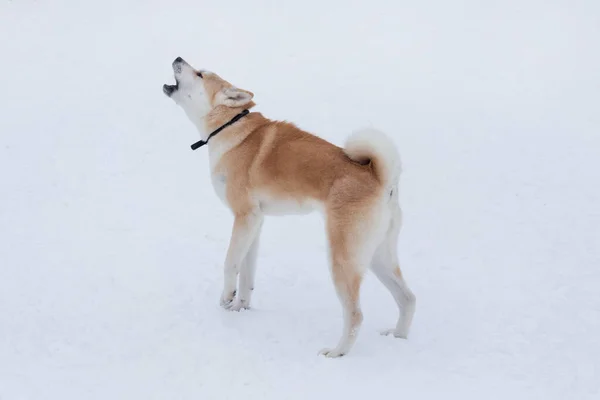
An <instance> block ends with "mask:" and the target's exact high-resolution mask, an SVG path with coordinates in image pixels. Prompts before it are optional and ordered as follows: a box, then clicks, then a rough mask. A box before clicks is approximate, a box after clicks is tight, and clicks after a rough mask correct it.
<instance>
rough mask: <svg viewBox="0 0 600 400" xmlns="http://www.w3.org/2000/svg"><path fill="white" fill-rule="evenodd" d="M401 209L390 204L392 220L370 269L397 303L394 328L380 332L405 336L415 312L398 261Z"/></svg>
mask: <svg viewBox="0 0 600 400" xmlns="http://www.w3.org/2000/svg"><path fill="white" fill-rule="evenodd" d="M401 222H402V221H401V211H400V207H399V206H398V204H397V203H396V204H393V205H392V220H391V222H390V227H389V229H388V232H387V235H386V238H385V240H384V241H383V243H381V245H380V246H379V247H378V248H377V250H376V252H375V255H374V257H373V261H372V263H371V270H372V271H373V273H374V274H375V276H377V278H379V280H380V281H381V283H383V284H384V285H385V287H387V288H388V290H389V291H390V293H391V294H392V296H393V297H394V300H396V304H397V305H398V310H399V314H400V315H399V318H398V322H397V323H396V328H394V329H389V330H385V331H383V332H381V333H382V334H383V335H394V336H395V337H398V338H406V337H407V336H408V331H409V330H410V326H411V324H412V319H413V315H414V313H415V305H416V298H415V295H414V294H413V292H412V291H411V290H410V289H409V288H408V285H407V284H406V282H405V281H404V278H403V276H402V272H400V267H399V263H398V250H397V245H398V236H399V234H400V225H401Z"/></svg>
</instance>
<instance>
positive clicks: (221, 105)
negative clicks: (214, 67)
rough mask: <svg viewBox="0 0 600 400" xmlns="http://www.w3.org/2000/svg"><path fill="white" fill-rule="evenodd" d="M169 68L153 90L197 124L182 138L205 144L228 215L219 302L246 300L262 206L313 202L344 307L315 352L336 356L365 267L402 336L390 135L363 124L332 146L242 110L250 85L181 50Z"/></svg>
mask: <svg viewBox="0 0 600 400" xmlns="http://www.w3.org/2000/svg"><path fill="white" fill-rule="evenodd" d="M173 70H174V75H175V81H176V84H175V85H164V86H163V91H164V93H165V94H166V95H167V96H168V97H170V98H171V99H173V100H174V101H175V103H177V104H178V105H180V106H181V107H182V108H183V110H184V111H185V113H186V114H187V116H188V118H189V119H190V120H191V121H192V122H193V123H194V125H196V127H197V128H198V130H199V131H200V136H201V138H202V139H203V140H201V141H200V142H198V143H196V144H194V145H192V148H193V149H195V148H197V147H200V146H203V145H205V144H208V154H209V159H210V170H211V177H212V184H213V186H214V189H215V191H216V193H217V195H218V196H219V198H220V199H221V200H222V201H223V203H225V204H226V205H227V206H228V207H229V208H230V209H231V211H232V213H233V215H234V224H233V232H232V234H231V238H230V243H229V249H228V251H227V256H226V258H225V268H224V287H223V293H222V296H221V305H222V306H223V307H224V308H226V309H229V310H236V311H238V310H241V309H244V308H248V307H249V306H250V298H251V294H252V290H253V289H254V274H255V270H256V254H257V249H258V241H259V235H260V231H261V226H262V223H263V218H264V216H267V215H283V214H291V213H298V212H308V211H311V210H314V209H318V210H320V211H321V212H322V213H323V215H324V217H325V222H326V229H327V237H328V244H329V257H330V260H329V261H330V263H331V274H332V277H333V282H334V284H335V289H336V291H337V295H338V297H339V299H340V301H341V303H342V308H343V316H344V324H343V332H342V335H341V338H340V340H339V343H338V344H337V346H335V347H334V348H333V349H324V350H321V352H320V353H321V354H324V355H325V356H327V357H339V356H342V355H344V354H347V353H348V351H349V350H350V349H351V348H352V346H353V344H354V342H355V340H356V336H357V334H358V330H359V327H360V325H361V322H362V319H363V317H362V312H361V309H360V303H359V291H360V285H361V281H362V278H363V274H364V273H365V271H366V270H367V268H370V269H371V270H372V271H373V272H374V273H375V275H376V276H377V277H378V278H379V279H380V280H381V282H382V283H383V284H384V285H385V286H386V287H387V288H388V290H389V291H390V292H391V294H392V296H393V297H394V299H395V300H396V303H397V305H398V308H399V313H400V316H399V318H398V322H397V324H396V327H395V328H394V329H390V330H388V331H384V332H382V333H383V334H392V335H394V336H395V337H401V338H406V336H407V334H408V331H409V328H410V325H411V322H412V318H413V314H414V312H415V296H414V295H413V293H412V292H411V290H410V289H409V288H408V286H407V285H406V282H405V281H404V279H403V277H402V273H401V272H400V268H399V266H398V256H397V248H396V246H397V241H398V234H399V231H400V224H401V211H400V206H399V203H398V180H399V175H400V159H399V155H398V152H397V150H396V148H395V146H394V143H393V142H392V140H390V139H389V138H388V137H387V136H385V135H384V134H383V133H381V132H378V131H376V130H372V129H368V130H362V131H358V132H356V133H354V134H353V135H351V136H350V137H349V139H348V140H347V143H346V145H345V146H344V147H343V148H340V147H338V146H335V145H333V144H331V143H329V142H327V141H325V140H323V139H321V138H319V137H317V136H314V135H312V134H310V133H308V132H305V131H303V130H301V129H299V128H297V127H296V126H295V125H293V124H290V123H287V122H280V121H272V120H269V119H267V118H265V117H264V116H263V115H262V114H261V113H258V112H249V111H248V110H250V109H251V108H252V107H254V106H255V103H254V102H253V100H252V99H253V97H254V95H253V94H252V92H249V91H247V90H243V89H239V88H237V87H235V86H233V85H232V84H230V83H229V82H227V81H225V80H224V79H222V78H221V77H219V76H218V75H217V74H215V73H213V72H209V71H204V70H196V69H194V68H192V67H191V66H190V65H189V64H188V63H187V62H185V61H184V60H183V59H182V58H181V57H178V58H177V59H175V61H174V62H173ZM238 275H239V286H238V282H237V281H238Z"/></svg>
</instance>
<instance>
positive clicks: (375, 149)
mask: <svg viewBox="0 0 600 400" xmlns="http://www.w3.org/2000/svg"><path fill="white" fill-rule="evenodd" d="M344 150H345V152H346V154H348V156H349V157H350V158H352V159H354V160H360V159H362V158H370V159H375V160H376V162H379V163H380V165H379V166H377V168H380V169H381V172H382V178H383V180H384V182H385V185H386V186H387V187H390V188H391V187H393V186H395V184H396V183H397V182H398V179H399V178H400V172H401V165H400V154H399V153H398V149H397V148H396V145H395V144H394V142H393V141H392V139H391V138H390V137H389V136H387V135H386V134H385V133H383V132H381V131H379V130H377V129H373V128H365V129H361V130H357V131H355V132H353V133H352V134H351V135H350V136H349V137H348V139H347V140H346V144H345V145H344Z"/></svg>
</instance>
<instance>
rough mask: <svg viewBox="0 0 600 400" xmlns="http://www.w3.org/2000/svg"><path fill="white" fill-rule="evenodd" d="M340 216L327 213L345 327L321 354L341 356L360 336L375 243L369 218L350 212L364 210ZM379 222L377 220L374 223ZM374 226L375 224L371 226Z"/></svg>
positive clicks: (346, 211)
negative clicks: (364, 282)
mask: <svg viewBox="0 0 600 400" xmlns="http://www.w3.org/2000/svg"><path fill="white" fill-rule="evenodd" d="M340 211H341V212H340V214H342V215H338V216H333V215H330V216H328V221H327V225H328V228H327V229H328V236H329V245H330V257H331V275H332V278H333V283H334V285H335V290H336V292H337V295H338V298H339V300H340V303H341V305H342V310H343V318H344V323H343V329H342V335H341V337H340V339H339V342H338V344H337V346H336V347H335V348H333V349H328V348H327V349H323V350H321V351H320V354H323V355H325V356H326V357H340V356H343V355H345V354H347V353H348V352H349V351H350V349H351V348H352V346H353V345H354V342H355V341H356V337H357V335H358V332H359V329H360V325H361V323H362V320H363V315H362V312H361V309H360V302H359V297H360V285H361V283H362V280H363V275H364V272H365V271H366V269H367V267H368V265H369V262H370V260H371V259H372V258H373V252H374V251H375V245H376V243H377V242H378V241H374V240H372V237H373V236H372V235H371V234H373V233H377V232H376V229H372V231H373V232H370V231H365V230H364V229H362V228H364V227H365V226H370V225H371V224H370V223H369V222H368V221H358V222H357V221H349V220H348V218H347V215H348V214H349V213H352V212H356V214H361V210H340ZM374 224H375V225H376V222H374ZM371 228H372V226H371Z"/></svg>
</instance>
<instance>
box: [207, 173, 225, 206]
mask: <svg viewBox="0 0 600 400" xmlns="http://www.w3.org/2000/svg"><path fill="white" fill-rule="evenodd" d="M211 181H212V185H213V189H214V190H215V193H216V194H217V196H218V197H219V199H221V201H222V202H223V204H225V205H226V206H229V203H228V202H227V195H226V192H227V177H226V176H225V175H224V174H212V176H211Z"/></svg>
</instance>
